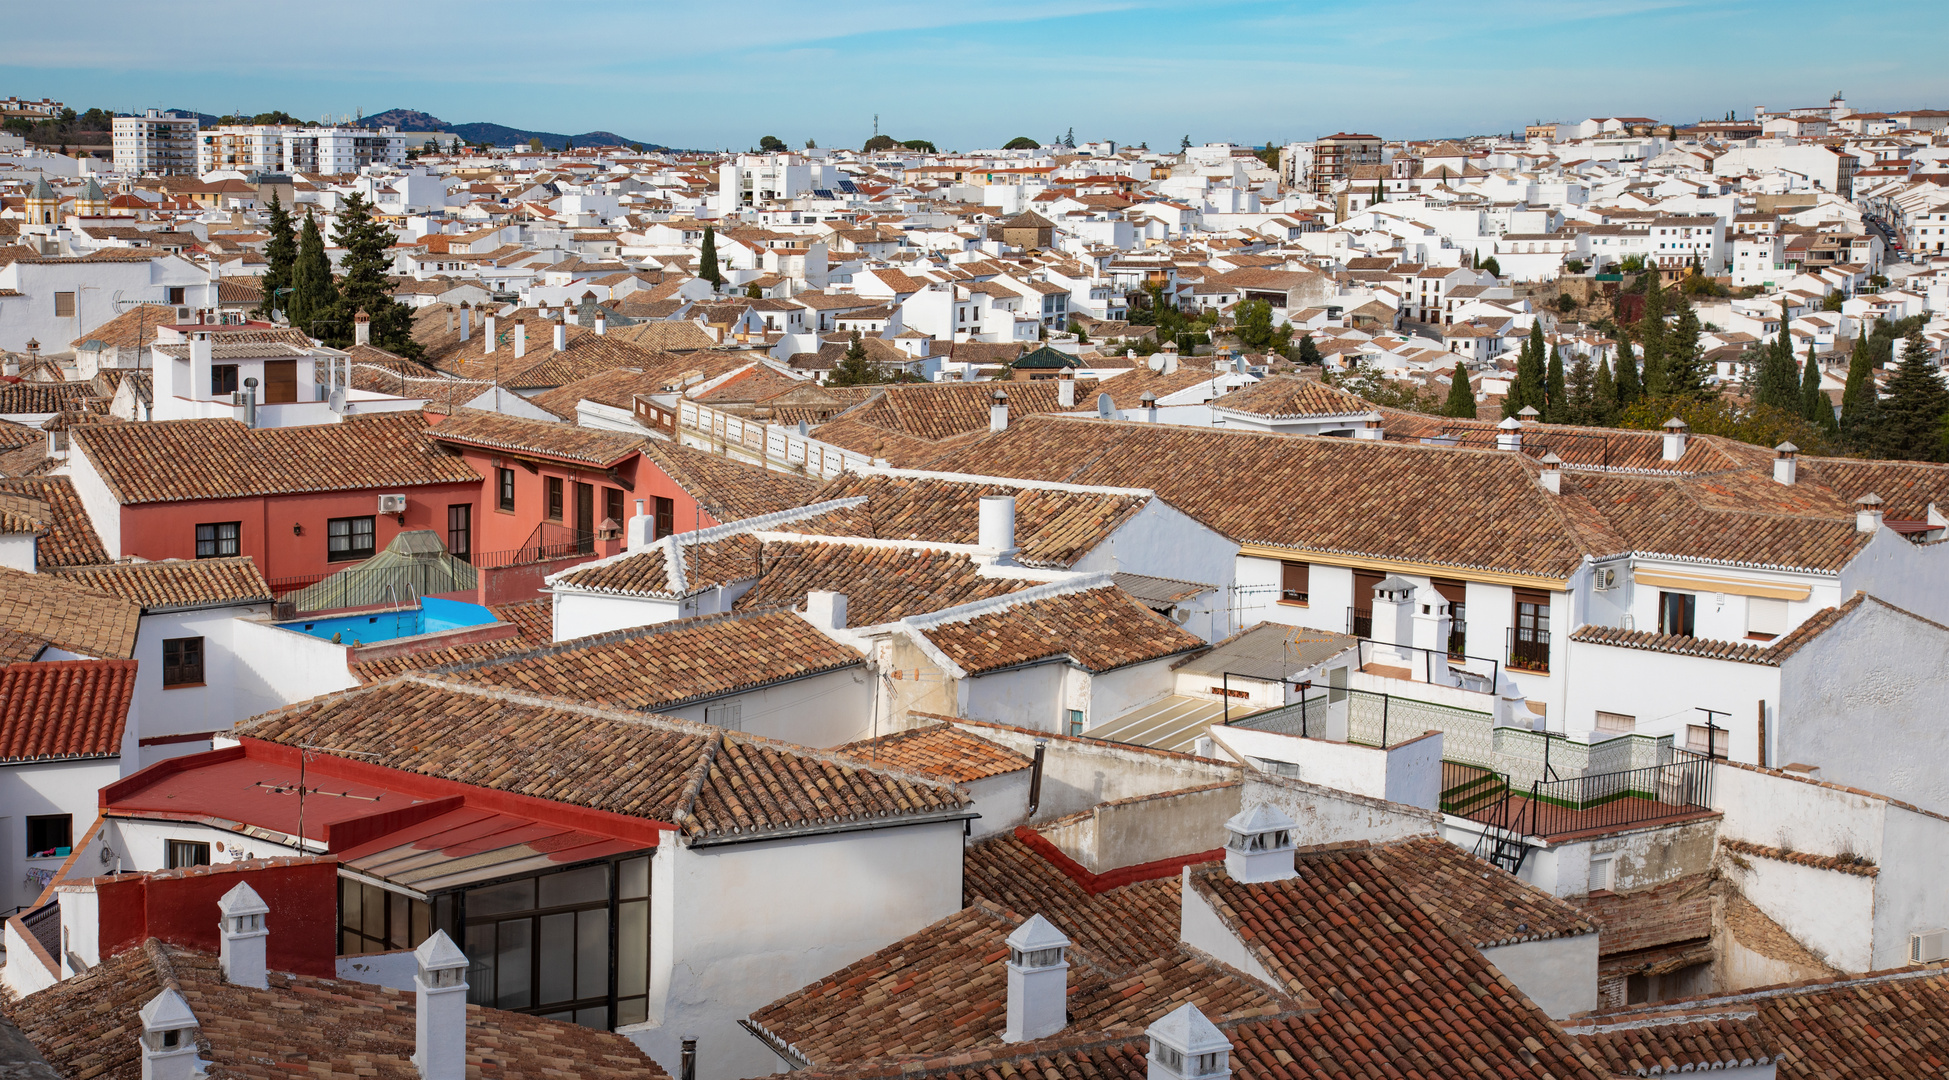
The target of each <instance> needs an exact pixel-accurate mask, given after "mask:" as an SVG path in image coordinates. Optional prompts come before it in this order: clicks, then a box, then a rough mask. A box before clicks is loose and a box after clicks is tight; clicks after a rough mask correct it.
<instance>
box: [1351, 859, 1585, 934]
mask: <svg viewBox="0 0 1949 1080" xmlns="http://www.w3.org/2000/svg"><path fill="white" fill-rule="evenodd" d="M1373 857H1374V858H1375V859H1377V860H1379V861H1380V863H1381V865H1382V866H1383V867H1385V868H1386V870H1387V872H1388V876H1389V877H1391V878H1393V879H1394V880H1395V881H1396V882H1399V883H1400V884H1401V887H1402V888H1404V889H1406V890H1407V891H1408V894H1409V895H1411V896H1413V897H1414V898H1415V900H1417V901H1418V902H1420V904H1421V905H1422V907H1423V908H1425V909H1427V910H1428V912H1429V913H1430V914H1432V915H1434V916H1435V917H1436V918H1439V919H1441V920H1442V921H1443V923H1444V924H1446V926H1447V928H1448V932H1449V933H1451V934H1454V935H1456V936H1457V937H1460V938H1461V939H1462V940H1464V941H1467V942H1468V943H1469V944H1471V945H1474V946H1475V947H1476V948H1478V949H1486V948H1489V947H1491V946H1495V945H1510V944H1514V943H1516V942H1519V941H1544V940H1548V939H1550V938H1557V937H1574V936H1576V935H1579V934H1594V933H1596V932H1597V926H1596V925H1595V924H1594V923H1592V922H1591V921H1590V920H1589V919H1588V918H1586V917H1585V916H1584V914H1583V913H1582V912H1581V911H1578V910H1577V908H1575V907H1574V906H1572V905H1570V904H1568V903H1565V902H1564V901H1562V900H1559V899H1557V898H1556V897H1554V896H1551V895H1550V894H1549V893H1546V892H1544V891H1543V890H1541V889H1539V888H1537V887H1536V886H1534V885H1531V884H1529V883H1528V882H1526V881H1524V880H1522V879H1521V878H1518V877H1516V876H1515V875H1513V874H1510V873H1507V872H1506V871H1504V870H1502V869H1500V868H1498V867H1496V866H1494V865H1491V864H1490V863H1487V862H1484V861H1483V860H1481V859H1478V858H1476V857H1475V856H1473V855H1471V854H1469V853H1468V852H1466V851H1464V850H1462V849H1461V848H1459V847H1456V846H1455V845H1454V844H1451V843H1449V842H1448V841H1446V840H1443V839H1441V838H1440V837H1436V836H1418V837H1413V838H1411V839H1407V840H1401V841H1398V842H1396V843H1392V844H1383V845H1378V846H1376V847H1375V848H1374V849H1373Z"/></svg>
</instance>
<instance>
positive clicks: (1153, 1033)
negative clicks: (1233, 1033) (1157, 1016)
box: [1144, 1004, 1232, 1080]
mask: <svg viewBox="0 0 1949 1080" xmlns="http://www.w3.org/2000/svg"><path fill="white" fill-rule="evenodd" d="M1144 1034H1145V1035H1148V1036H1150V1053H1149V1054H1148V1055H1146V1057H1147V1059H1148V1063H1149V1064H1148V1072H1147V1074H1146V1078H1147V1080H1226V1078H1227V1077H1230V1076H1231V1075H1232V1043H1231V1040H1230V1039H1227V1038H1225V1033H1224V1032H1222V1031H1219V1030H1218V1029H1217V1028H1216V1027H1213V1026H1212V1023H1211V1021H1209V1020H1207V1019H1205V1014H1204V1013H1201V1012H1199V1011H1198V1007H1197V1006H1196V1005H1191V1004H1185V1005H1180V1006H1178V1007H1177V1009H1176V1010H1175V1011H1173V1012H1171V1013H1169V1014H1168V1015H1166V1016H1165V1017H1164V1018H1163V1019H1161V1020H1159V1021H1157V1022H1156V1023H1155V1024H1152V1025H1151V1026H1150V1027H1149V1028H1146V1029H1145V1031H1144Z"/></svg>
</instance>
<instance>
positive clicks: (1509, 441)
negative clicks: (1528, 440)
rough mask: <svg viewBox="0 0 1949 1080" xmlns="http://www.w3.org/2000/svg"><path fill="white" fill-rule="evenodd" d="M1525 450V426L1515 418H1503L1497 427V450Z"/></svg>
mask: <svg viewBox="0 0 1949 1080" xmlns="http://www.w3.org/2000/svg"><path fill="white" fill-rule="evenodd" d="M1522 448H1523V424H1522V421H1520V420H1518V419H1516V418H1515V417H1513V416H1507V417H1504V418H1503V421H1502V423H1500V424H1497V425H1496V449H1498V450H1521V449H1522Z"/></svg>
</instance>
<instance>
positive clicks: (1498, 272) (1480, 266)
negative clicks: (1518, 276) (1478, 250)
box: [1475, 255, 1502, 277]
mask: <svg viewBox="0 0 1949 1080" xmlns="http://www.w3.org/2000/svg"><path fill="white" fill-rule="evenodd" d="M1475 268H1476V269H1477V270H1487V271H1488V272H1489V273H1491V274H1494V275H1495V276H1497V277H1501V276H1502V264H1501V263H1499V262H1497V261H1496V257H1495V256H1494V255H1491V256H1489V257H1488V258H1486V259H1484V260H1482V261H1481V262H1479V263H1476V264H1475Z"/></svg>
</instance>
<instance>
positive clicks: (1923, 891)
mask: <svg viewBox="0 0 1949 1080" xmlns="http://www.w3.org/2000/svg"><path fill="white" fill-rule="evenodd" d="M1886 813H1887V817H1886V819H1885V821H1886V826H1885V831H1884V832H1883V834H1882V849H1883V850H1884V851H1885V852H1886V853H1887V858H1885V859H1882V860H1881V874H1880V875H1879V876H1878V877H1876V878H1875V944H1874V967H1875V968H1876V969H1880V968H1889V967H1900V966H1901V965H1903V964H1905V963H1907V962H1908V936H1909V935H1910V934H1913V933H1915V932H1916V931H1918V930H1933V929H1937V928H1940V927H1944V926H1949V885H1945V883H1949V821H1944V820H1943V819H1941V818H1939V817H1931V816H1930V815H1927V814H1918V813H1916V812H1915V811H1913V810H1908V809H1904V808H1902V807H1899V806H1890V807H1888V809H1887V811H1886Z"/></svg>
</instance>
